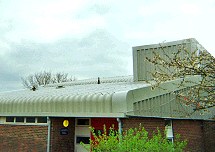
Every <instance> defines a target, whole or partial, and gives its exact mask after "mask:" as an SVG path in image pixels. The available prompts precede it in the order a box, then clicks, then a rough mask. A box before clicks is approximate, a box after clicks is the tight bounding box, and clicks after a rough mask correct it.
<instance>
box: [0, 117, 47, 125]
mask: <svg viewBox="0 0 215 152" xmlns="http://www.w3.org/2000/svg"><path fill="white" fill-rule="evenodd" d="M0 118H1V117H0ZM1 119H2V122H5V123H8V124H16V123H17V124H19V125H24V124H28V123H31V124H35V125H40V124H41V125H42V124H43V125H45V124H47V117H37V118H36V117H21V116H17V117H10V116H9V117H2V118H1ZM1 119H0V120H1Z"/></svg>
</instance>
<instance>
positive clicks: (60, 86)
mask: <svg viewBox="0 0 215 152" xmlns="http://www.w3.org/2000/svg"><path fill="white" fill-rule="evenodd" d="M60 88H65V87H64V86H63V85H58V86H57V87H56V89H60Z"/></svg>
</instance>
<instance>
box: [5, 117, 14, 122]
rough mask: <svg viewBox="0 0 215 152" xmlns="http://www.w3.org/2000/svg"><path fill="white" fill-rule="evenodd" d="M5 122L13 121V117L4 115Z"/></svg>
mask: <svg viewBox="0 0 215 152" xmlns="http://www.w3.org/2000/svg"><path fill="white" fill-rule="evenodd" d="M6 122H14V117H6Z"/></svg>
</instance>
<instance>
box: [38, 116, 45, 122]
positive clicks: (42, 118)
mask: <svg viewBox="0 0 215 152" xmlns="http://www.w3.org/2000/svg"><path fill="white" fill-rule="evenodd" d="M37 123H47V118H46V117H38V118H37Z"/></svg>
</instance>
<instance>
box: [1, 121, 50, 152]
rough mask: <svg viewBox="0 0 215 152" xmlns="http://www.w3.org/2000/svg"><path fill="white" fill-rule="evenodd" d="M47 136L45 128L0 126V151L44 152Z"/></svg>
mask: <svg viewBox="0 0 215 152" xmlns="http://www.w3.org/2000/svg"><path fill="white" fill-rule="evenodd" d="M47 134H48V127H47V126H33V125H0V151H2V152H14V151H16V152H25V151H28V152H44V151H46V147H47Z"/></svg>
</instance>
